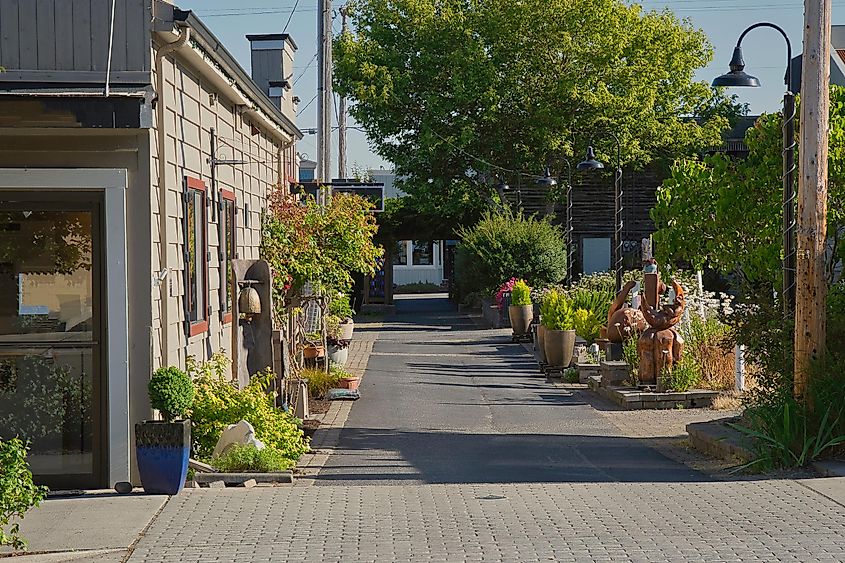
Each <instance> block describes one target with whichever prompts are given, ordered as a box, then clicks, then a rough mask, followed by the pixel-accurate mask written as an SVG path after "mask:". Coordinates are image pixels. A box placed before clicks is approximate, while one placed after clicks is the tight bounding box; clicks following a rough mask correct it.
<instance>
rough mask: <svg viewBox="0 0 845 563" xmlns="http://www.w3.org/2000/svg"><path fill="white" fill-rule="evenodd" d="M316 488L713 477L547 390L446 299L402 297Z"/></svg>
mask: <svg viewBox="0 0 845 563" xmlns="http://www.w3.org/2000/svg"><path fill="white" fill-rule="evenodd" d="M361 395H362V398H361V399H360V400H359V401H358V402H356V403H355V405H354V406H353V408H352V412H351V414H350V416H349V419H348V421H347V424H346V427H345V429H344V430H343V431H342V432H341V437H340V444H339V447H338V448H337V449H336V450H335V452H334V453H333V454H332V455H331V456H330V457H329V461H328V463H327V464H326V466H325V467H324V468H323V470H322V471H321V472H320V474H319V476H318V481H317V484H318V485H331V484H339V483H343V484H358V485H362V484H372V485H378V484H422V483H541V482H679V481H680V482H684V481H687V482H689V481H704V480H706V478H705V476H704V475H702V474H700V473H697V472H695V471H693V470H691V469H689V468H688V467H686V466H684V465H682V464H680V463H678V462H675V461H672V460H670V459H668V458H666V457H665V456H663V455H661V454H660V453H659V452H657V451H655V450H653V449H651V448H650V447H648V445H647V444H646V443H644V442H643V441H642V440H637V439H632V438H626V437H621V436H620V435H619V432H618V431H617V430H616V429H615V427H613V426H612V424H611V423H610V422H608V421H607V419H606V418H605V417H603V416H602V415H601V414H600V413H598V412H596V411H595V410H594V409H593V407H591V406H590V405H588V404H585V403H584V402H582V401H581V400H579V399H578V398H577V397H575V396H573V395H572V394H570V393H568V392H566V391H565V390H562V389H557V388H554V387H553V386H551V385H550V384H548V383H546V382H545V378H544V377H542V376H541V375H540V373H539V371H538V370H537V367H536V363H535V362H534V360H533V358H531V356H530V355H529V354H527V353H526V352H525V349H524V348H523V347H522V346H521V345H519V344H512V343H511V342H510V337H509V335H508V334H507V332H506V331H489V330H480V329H478V327H477V326H476V325H475V324H474V322H473V321H472V320H471V319H470V318H468V317H467V316H465V315H460V314H457V313H456V312H455V311H454V310H453V308H452V307H451V305H450V303H449V302H448V300H446V299H445V298H443V297H432V296H425V297H419V298H413V299H406V300H399V301H397V314H396V315H395V316H393V317H391V318H388V319H387V320H386V322H385V323H384V326H383V327H382V328H381V329H380V330H379V334H378V340H377V341H376V343H375V346H374V348H373V354H372V356H371V357H370V361H369V365H368V367H367V371H366V373H365V377H364V380H363V382H362V384H361Z"/></svg>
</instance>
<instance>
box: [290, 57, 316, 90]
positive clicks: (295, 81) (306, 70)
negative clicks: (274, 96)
mask: <svg viewBox="0 0 845 563" xmlns="http://www.w3.org/2000/svg"><path fill="white" fill-rule="evenodd" d="M316 60H317V53H314V56H313V57H311V61H310V62H309V63H308V64H307V65H305V68H304V69H303V70H302V72H301V73H299V76H297V77H296V78H295V79H294V80H293V84H291V86H296V83H297V82H299V79H300V78H302V77H303V76H305V73H306V72H308V69H309V68H311V65H313V64H314V61H316Z"/></svg>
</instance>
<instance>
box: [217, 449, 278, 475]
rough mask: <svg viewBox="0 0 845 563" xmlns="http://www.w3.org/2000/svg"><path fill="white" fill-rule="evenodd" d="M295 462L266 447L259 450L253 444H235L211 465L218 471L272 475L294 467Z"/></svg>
mask: <svg viewBox="0 0 845 563" xmlns="http://www.w3.org/2000/svg"><path fill="white" fill-rule="evenodd" d="M293 464H294V462H293V461H291V460H290V459H289V458H287V457H285V455H284V454H283V453H282V452H280V451H279V450H277V449H276V448H273V447H270V446H266V447H265V448H264V449H263V450H259V449H258V448H256V447H255V446H253V445H251V444H235V445H233V446H232V447H230V448H229V449H227V450H226V452H225V453H224V454H223V455H220V456H217V457H215V458H214V459H212V460H211V465H212V466H213V467H214V468H215V469H217V470H218V471H223V472H229V471H257V472H259V473H270V472H272V471H284V470H285V469H290V468H291V467H293Z"/></svg>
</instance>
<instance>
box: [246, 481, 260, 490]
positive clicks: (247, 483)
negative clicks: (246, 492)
mask: <svg viewBox="0 0 845 563" xmlns="http://www.w3.org/2000/svg"><path fill="white" fill-rule="evenodd" d="M257 484H258V483H257V482H256V481H255V479H247V480H246V481H244V482H243V486H244V488H247V489H251V488H253V487H254V486H255V485H257Z"/></svg>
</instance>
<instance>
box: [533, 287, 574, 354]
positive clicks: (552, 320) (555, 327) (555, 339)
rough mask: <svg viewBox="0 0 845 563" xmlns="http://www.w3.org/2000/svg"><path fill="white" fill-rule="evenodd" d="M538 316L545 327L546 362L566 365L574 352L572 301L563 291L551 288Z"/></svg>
mask: <svg viewBox="0 0 845 563" xmlns="http://www.w3.org/2000/svg"><path fill="white" fill-rule="evenodd" d="M540 317H541V319H542V321H541V322H542V324H543V326H544V327H546V334H545V352H546V362H548V364H549V365H550V366H552V367H559V368H565V367H568V366H569V364H570V363H571V362H572V354H573V353H574V352H575V324H574V311H573V310H572V303H571V302H570V300H569V298H568V297H567V296H566V295H565V294H564V293H563V292H561V291H558V290H552V291H550V292H549V293H548V294H547V295H546V297H545V298H544V299H543V304H542V305H541V306H540Z"/></svg>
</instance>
